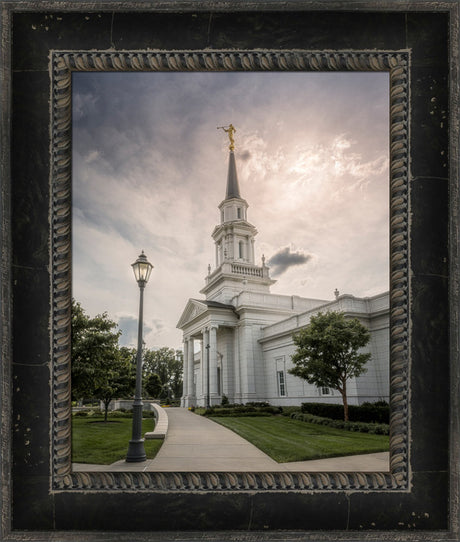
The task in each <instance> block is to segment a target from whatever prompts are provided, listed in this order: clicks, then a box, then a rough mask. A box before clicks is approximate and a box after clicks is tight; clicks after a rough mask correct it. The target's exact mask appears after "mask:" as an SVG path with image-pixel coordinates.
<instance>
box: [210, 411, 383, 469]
mask: <svg viewBox="0 0 460 542" xmlns="http://www.w3.org/2000/svg"><path fill="white" fill-rule="evenodd" d="M210 419H211V420H213V421H215V422H217V423H220V424H221V425H224V426H225V427H228V428H229V429H231V430H232V431H235V433H237V434H238V435H240V436H241V437H243V438H244V439H246V440H248V441H249V442H251V443H252V444H254V446H257V448H259V449H260V450H262V451H263V452H265V453H266V454H267V455H269V456H270V457H271V458H272V459H274V460H275V461H277V462H278V463H288V462H290V461H306V460H309V459H324V458H326V457H338V456H344V455H356V454H366V453H372V452H385V451H387V450H388V447H389V438H388V436H386V435H370V434H368V433H357V432H353V431H344V430H343V429H333V428H331V427H326V426H324V425H316V424H313V423H307V422H302V421H300V420H291V419H290V418H286V417H284V416H270V417H259V418H251V417H240V418H238V417H220V418H219V417H212V418H210Z"/></svg>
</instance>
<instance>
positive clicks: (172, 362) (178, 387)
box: [143, 346, 183, 399]
mask: <svg viewBox="0 0 460 542" xmlns="http://www.w3.org/2000/svg"><path fill="white" fill-rule="evenodd" d="M182 370H183V354H182V352H181V351H180V350H174V348H169V347H167V346H163V347H162V348H159V349H158V350H146V351H145V352H144V365H143V371H144V378H145V379H146V383H147V382H148V381H149V377H150V375H152V374H156V375H158V379H159V385H160V386H161V389H160V391H159V395H158V397H159V398H160V399H173V398H174V399H177V398H179V397H180V396H181V395H182V380H183V378H182ZM151 384H152V387H149V389H150V391H154V389H156V390H158V381H157V384H156V386H155V388H154V387H153V381H151ZM146 389H147V388H146Z"/></svg>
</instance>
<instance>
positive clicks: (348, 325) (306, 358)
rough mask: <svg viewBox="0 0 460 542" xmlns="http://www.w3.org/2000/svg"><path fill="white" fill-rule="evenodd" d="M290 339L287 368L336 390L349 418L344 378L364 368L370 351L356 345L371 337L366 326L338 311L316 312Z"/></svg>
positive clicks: (364, 343) (346, 416)
mask: <svg viewBox="0 0 460 542" xmlns="http://www.w3.org/2000/svg"><path fill="white" fill-rule="evenodd" d="M293 340H294V344H295V345H296V346H297V350H296V352H295V353H294V354H293V355H292V361H293V363H294V367H293V368H292V369H290V370H289V372H290V373H291V374H293V375H295V376H298V377H300V378H303V379H304V380H306V381H307V382H308V383H309V384H315V385H316V386H318V387H329V388H332V389H335V390H337V391H339V392H340V394H341V395H342V400H343V406H344V419H345V420H348V402H347V380H349V379H350V378H354V377H357V376H360V375H361V374H363V373H365V372H366V370H367V369H366V367H365V365H366V363H367V362H368V361H369V359H370V357H371V354H370V353H364V352H360V351H359V349H360V348H363V347H364V346H366V345H367V344H368V342H369V340H370V333H369V331H368V329H367V328H366V327H365V326H364V325H363V324H361V323H360V321H359V320H358V319H357V318H346V317H345V315H344V314H343V313H341V312H327V313H318V314H317V315H316V316H313V317H312V318H311V320H310V323H309V325H308V326H307V327H306V328H304V329H302V330H300V331H299V332H297V333H295V334H294V335H293Z"/></svg>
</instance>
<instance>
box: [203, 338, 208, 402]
mask: <svg viewBox="0 0 460 542" xmlns="http://www.w3.org/2000/svg"><path fill="white" fill-rule="evenodd" d="M208 344H209V331H208V329H207V328H204V329H203V357H202V360H203V364H202V367H203V371H202V375H201V382H202V389H203V406H207V400H208V399H207V397H208V351H209V349H208V348H206V346H207V345H208Z"/></svg>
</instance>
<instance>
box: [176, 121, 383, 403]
mask: <svg viewBox="0 0 460 542" xmlns="http://www.w3.org/2000/svg"><path fill="white" fill-rule="evenodd" d="M225 131H226V132H228V134H229V138H230V146H229V151H230V152H229V159H228V174H227V183H226V192H225V198H224V200H223V201H222V202H221V203H220V205H219V206H218V209H219V215H220V222H219V224H218V225H217V226H216V227H215V228H214V231H213V232H212V234H211V236H212V239H213V241H214V244H215V266H214V269H212V267H211V265H209V266H208V274H207V276H206V277H205V285H204V287H203V288H202V289H201V290H200V293H201V294H203V295H204V299H195V298H191V299H189V300H188V302H187V304H186V307H185V309H184V311H183V313H182V315H181V317H180V319H179V322H178V324H177V327H178V328H179V329H181V330H182V332H183V341H184V370H183V382H184V385H183V396H182V398H181V406H183V407H191V406H204V407H206V406H212V405H216V404H220V403H221V402H222V398H223V397H224V396H225V397H226V398H228V400H229V402H230V403H247V402H250V401H268V402H270V403H272V404H279V405H283V404H284V405H292V404H300V403H301V402H302V401H322V400H323V401H325V402H340V401H341V398H340V397H339V395H338V394H336V395H335V396H334V394H333V393H332V392H330V390H327V389H325V388H322V389H318V388H316V387H314V386H313V385H310V384H306V383H305V381H301V380H300V379H299V378H297V377H295V376H293V375H290V374H289V367H290V366H291V365H290V364H291V363H292V362H291V361H290V356H291V355H292V354H293V353H294V350H295V348H294V345H293V341H292V334H293V333H294V332H295V331H297V330H298V329H300V328H301V327H303V326H305V325H307V324H308V322H309V319H310V317H311V316H313V315H315V314H317V313H318V312H319V311H320V310H321V311H323V312H325V311H327V310H340V311H342V312H345V314H346V315H348V316H350V317H357V318H359V319H360V321H362V323H364V324H365V325H367V326H368V327H369V330H370V332H371V343H370V346H369V348H370V350H371V353H372V358H371V361H370V362H369V364H368V365H369V366H370V370H369V371H368V375H373V376H372V377H370V376H368V377H359V378H358V379H355V380H356V382H355V381H353V382H350V384H349V387H350V389H355V390H357V391H356V395H355V396H349V404H360V402H363V401H364V400H366V401H372V400H376V401H378V400H388V397H389V295H388V292H386V293H383V294H379V295H378V296H374V297H373V298H356V297H354V296H351V295H342V296H340V295H339V292H337V291H336V292H335V300H333V301H330V300H325V299H311V298H303V297H300V296H291V295H279V294H272V293H270V286H271V285H272V284H274V283H275V282H276V281H275V280H272V279H271V278H270V272H269V271H270V270H269V267H268V266H267V265H266V263H265V257H264V256H262V258H261V262H260V265H258V264H256V260H255V247H254V245H255V238H256V235H257V229H256V228H255V226H254V225H252V224H251V223H250V222H249V221H248V207H249V205H248V203H247V201H246V200H245V199H243V198H242V197H241V193H240V187H239V183H238V176H237V168H236V160H235V154H234V148H235V146H234V139H233V134H234V132H235V129H234V127H233V126H232V125H230V126H229V127H228V128H225ZM331 291H332V289H331Z"/></svg>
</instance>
